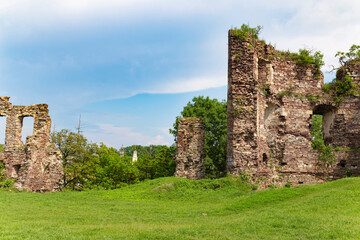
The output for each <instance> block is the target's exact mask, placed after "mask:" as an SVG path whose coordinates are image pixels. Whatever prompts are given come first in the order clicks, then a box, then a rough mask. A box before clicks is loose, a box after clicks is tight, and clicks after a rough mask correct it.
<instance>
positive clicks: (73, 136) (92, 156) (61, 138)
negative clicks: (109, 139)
mask: <svg viewBox="0 0 360 240" xmlns="http://www.w3.org/2000/svg"><path fill="white" fill-rule="evenodd" d="M50 139H51V142H52V143H54V144H55V145H56V146H57V147H58V148H59V149H60V151H61V152H62V155H63V168H64V185H63V188H69V189H72V190H81V189H83V188H84V187H85V186H86V185H87V182H88V181H92V178H94V176H95V169H96V164H98V162H99V156H98V155H97V151H98V146H97V144H95V143H92V144H91V143H88V140H87V139H86V138H85V137H84V136H83V135H82V134H80V133H74V132H71V131H70V130H67V129H62V130H61V131H60V132H53V133H51V136H50Z"/></svg>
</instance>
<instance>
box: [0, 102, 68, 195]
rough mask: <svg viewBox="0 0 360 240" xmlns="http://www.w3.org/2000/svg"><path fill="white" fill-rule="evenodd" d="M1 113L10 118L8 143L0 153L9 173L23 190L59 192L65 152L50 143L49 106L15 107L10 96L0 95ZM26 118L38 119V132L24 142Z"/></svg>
mask: <svg viewBox="0 0 360 240" xmlns="http://www.w3.org/2000/svg"><path fill="white" fill-rule="evenodd" d="M0 116H2V117H6V134H5V146H4V151H2V152H0V161H2V162H3V163H4V165H5V168H6V176H7V177H8V178H12V179H15V180H16V183H15V187H16V188H17V189H19V190H27V191H32V192H48V191H58V190H59V186H60V185H61V183H62V179H63V175H64V172H63V167H62V155H61V152H60V150H59V149H58V148H57V147H56V146H54V145H53V144H52V143H50V128H51V120H50V116H49V110H48V105H47V104H37V105H30V106H13V105H12V104H11V103H10V102H9V97H0ZM25 117H33V118H34V131H33V134H32V135H31V136H28V137H27V138H26V142H25V144H24V143H23V142H22V141H21V129H22V125H23V119H24V118H25Z"/></svg>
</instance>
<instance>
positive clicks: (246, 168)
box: [227, 30, 360, 187]
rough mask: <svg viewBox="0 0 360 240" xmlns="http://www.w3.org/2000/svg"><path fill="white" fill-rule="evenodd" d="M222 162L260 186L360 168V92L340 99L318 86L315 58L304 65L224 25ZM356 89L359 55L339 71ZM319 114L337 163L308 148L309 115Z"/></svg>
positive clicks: (320, 78) (314, 180)
mask: <svg viewBox="0 0 360 240" xmlns="http://www.w3.org/2000/svg"><path fill="white" fill-rule="evenodd" d="M228 46H229V52H228V101H227V111H228V114H227V117H228V119H227V121H228V123H227V127H228V133H227V134H228V136H227V144H228V146H227V157H228V159H227V166H228V172H230V173H232V174H241V173H243V172H246V173H247V174H248V175H249V176H251V177H252V178H253V180H254V181H257V182H258V183H259V184H260V185H263V187H267V186H269V185H271V184H273V185H279V186H283V185H285V184H286V183H291V185H293V186H294V185H299V184H314V183H321V182H324V181H326V180H330V179H339V178H342V177H344V176H346V174H347V173H351V174H352V175H353V176H359V175H360V99H359V96H358V93H357V94H355V95H353V96H350V95H349V96H344V98H343V100H342V101H340V102H336V101H334V98H333V97H332V96H331V95H330V94H328V93H326V92H325V91H323V89H322V86H323V84H324V78H323V74H322V72H321V71H320V70H319V69H318V68H316V67H315V65H313V64H311V65H302V64H300V63H297V62H296V61H294V60H291V59H289V58H287V57H286V53H285V52H281V51H277V50H275V49H274V48H273V47H272V46H271V45H267V44H265V42H264V41H260V40H257V39H255V38H251V37H249V38H244V37H242V36H237V34H235V33H234V31H233V30H230V31H229V45H228ZM346 75H348V76H350V77H351V78H352V79H353V82H354V83H355V84H356V85H357V90H359V82H360V63H355V62H350V63H349V64H346V65H345V66H343V67H341V68H340V69H338V71H337V79H338V80H340V81H344V80H345V76H346ZM314 114H318V115H322V116H323V137H324V142H325V145H329V144H331V146H332V147H333V148H334V149H335V150H334V154H335V159H336V161H335V162H334V163H324V162H323V161H321V160H320V159H319V151H315V150H314V149H313V148H312V141H311V140H312V136H311V126H312V116H313V115H314Z"/></svg>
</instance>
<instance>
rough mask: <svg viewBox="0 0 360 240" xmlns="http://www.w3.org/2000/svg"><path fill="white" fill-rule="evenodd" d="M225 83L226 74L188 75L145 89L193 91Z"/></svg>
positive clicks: (176, 91)
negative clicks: (216, 75)
mask: <svg viewBox="0 0 360 240" xmlns="http://www.w3.org/2000/svg"><path fill="white" fill-rule="evenodd" d="M226 84H227V80H226V75H225V74H224V76H218V77H211V76H210V77H193V78H192V77H189V78H184V79H172V80H170V81H166V82H162V83H160V84H159V85H156V86H155V87H154V88H152V89H149V90H145V92H147V93H184V92H194V91H199V90H203V89H207V88H216V87H222V86H225V85H226Z"/></svg>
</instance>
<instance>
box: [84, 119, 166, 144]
mask: <svg viewBox="0 0 360 240" xmlns="http://www.w3.org/2000/svg"><path fill="white" fill-rule="evenodd" d="M97 127H98V129H93V130H89V131H86V132H84V135H85V136H86V137H87V138H88V139H89V140H91V141H93V142H97V143H100V142H103V143H105V144H106V145H108V146H112V147H115V148H119V147H120V146H121V145H124V146H129V145H134V144H136V145H146V146H147V145H150V144H153V145H169V144H170V142H169V141H167V140H166V139H165V136H164V135H156V136H146V135H144V134H142V133H139V132H136V131H134V130H133V129H131V128H129V127H118V126H115V125H113V124H98V125H97ZM166 137H167V138H169V137H170V136H166Z"/></svg>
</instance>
